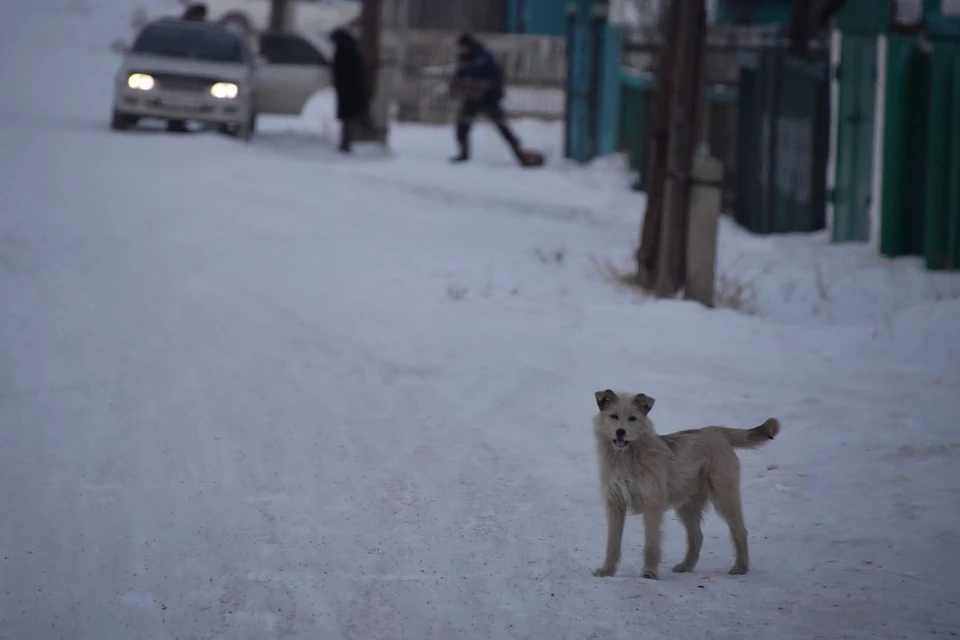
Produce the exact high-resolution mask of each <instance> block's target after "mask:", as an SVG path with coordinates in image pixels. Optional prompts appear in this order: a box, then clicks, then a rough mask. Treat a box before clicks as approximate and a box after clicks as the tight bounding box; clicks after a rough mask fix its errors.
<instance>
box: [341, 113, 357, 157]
mask: <svg viewBox="0 0 960 640" xmlns="http://www.w3.org/2000/svg"><path fill="white" fill-rule="evenodd" d="M356 126H357V123H356V121H355V118H344V119H343V120H341V121H340V151H342V152H343V153H350V149H351V147H352V145H353V132H354V129H355V128H356Z"/></svg>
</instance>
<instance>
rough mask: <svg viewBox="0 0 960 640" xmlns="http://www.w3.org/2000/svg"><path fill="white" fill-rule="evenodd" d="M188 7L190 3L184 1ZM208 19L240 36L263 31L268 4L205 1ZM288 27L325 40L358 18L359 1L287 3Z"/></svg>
mask: <svg viewBox="0 0 960 640" xmlns="http://www.w3.org/2000/svg"><path fill="white" fill-rule="evenodd" d="M184 1H185V2H186V3H189V2H190V1H192V0H184ZM204 4H205V5H206V6H207V19H209V20H212V21H215V22H220V23H222V24H224V25H227V26H229V27H230V28H232V29H236V30H238V31H239V32H241V33H243V34H248V33H256V32H260V31H266V30H267V26H268V24H269V22H270V4H271V0H204ZM287 6H288V10H289V13H288V16H287V21H288V24H287V27H288V28H289V30H291V31H296V32H300V33H304V34H307V35H311V36H326V35H327V34H328V33H330V32H331V31H332V30H333V29H335V28H337V27H343V26H349V25H351V23H353V22H354V21H356V20H357V19H358V18H359V17H360V10H361V6H362V4H361V2H360V0H289V2H288V3H287Z"/></svg>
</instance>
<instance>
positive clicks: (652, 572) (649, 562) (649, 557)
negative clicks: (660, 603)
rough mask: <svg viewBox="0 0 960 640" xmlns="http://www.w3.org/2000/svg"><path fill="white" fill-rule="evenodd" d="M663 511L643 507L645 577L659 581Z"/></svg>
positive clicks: (653, 507)
mask: <svg viewBox="0 0 960 640" xmlns="http://www.w3.org/2000/svg"><path fill="white" fill-rule="evenodd" d="M662 524H663V509H660V508H658V507H655V506H653V505H650V506H649V507H648V506H647V505H644V507H643V536H644V540H643V577H644V578H649V579H650V580H656V579H657V571H658V570H659V568H660V528H661V525H662Z"/></svg>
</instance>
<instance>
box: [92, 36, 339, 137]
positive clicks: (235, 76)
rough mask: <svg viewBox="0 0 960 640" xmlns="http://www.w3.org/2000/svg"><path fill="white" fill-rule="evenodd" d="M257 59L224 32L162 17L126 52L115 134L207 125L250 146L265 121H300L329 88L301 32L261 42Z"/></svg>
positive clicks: (118, 82) (320, 61)
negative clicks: (142, 126)
mask: <svg viewBox="0 0 960 640" xmlns="http://www.w3.org/2000/svg"><path fill="white" fill-rule="evenodd" d="M256 40H257V43H256V44H257V47H258V52H256V53H255V52H254V51H253V50H252V48H251V46H250V45H249V43H248V42H247V40H246V39H245V38H244V37H242V36H240V35H239V34H237V33H235V32H233V31H231V30H229V29H227V28H226V27H225V26H223V25H221V24H217V23H213V22H194V21H186V20H179V19H173V18H161V19H159V20H154V21H151V22H149V23H147V24H146V25H144V26H143V27H142V28H141V29H140V31H139V32H138V34H137V36H136V38H135V39H134V41H133V44H132V45H131V46H129V47H127V48H125V50H124V51H123V60H122V61H121V63H120V68H119V69H118V70H117V73H116V76H115V79H114V84H115V89H114V100H113V113H112V117H111V121H110V126H111V128H112V129H114V130H124V129H130V128H132V127H134V126H136V125H137V124H138V122H139V121H140V120H141V119H143V118H159V119H162V120H166V121H167V122H168V123H169V122H174V123H176V122H180V123H182V122H184V121H187V120H193V121H198V122H204V123H209V124H212V125H214V126H216V127H217V128H218V129H220V130H221V131H222V132H224V133H228V134H231V135H234V136H237V137H239V138H242V139H244V140H249V139H250V137H251V136H252V135H253V133H254V131H255V130H256V126H257V117H258V115H261V114H271V115H272V114H276V115H299V114H300V112H301V111H302V110H303V106H304V104H306V102H307V100H308V99H309V98H310V97H311V96H312V95H313V94H314V93H316V92H317V91H319V90H321V89H323V88H326V87H328V86H329V85H330V71H329V63H328V61H327V58H326V57H325V56H324V54H323V53H322V52H321V51H320V50H319V48H317V47H316V46H315V45H314V44H313V43H311V42H310V41H309V40H307V39H306V38H304V37H303V36H301V35H298V34H296V33H289V32H283V33H276V32H269V31H268V32H262V33H259V34H257V35H256Z"/></svg>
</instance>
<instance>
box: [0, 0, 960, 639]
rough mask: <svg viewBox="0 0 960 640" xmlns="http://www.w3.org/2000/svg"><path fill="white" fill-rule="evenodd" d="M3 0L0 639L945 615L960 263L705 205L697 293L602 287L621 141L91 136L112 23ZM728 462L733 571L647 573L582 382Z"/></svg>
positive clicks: (627, 194)
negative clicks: (740, 514) (744, 438)
mask: <svg viewBox="0 0 960 640" xmlns="http://www.w3.org/2000/svg"><path fill="white" fill-rule="evenodd" d="M115 4H117V3H109V2H82V1H81V0H74V1H72V2H68V1H67V0H45V1H43V2H30V3H27V2H16V3H10V2H6V3H3V8H2V9H0V54H2V55H0V79H2V89H0V638H2V639H3V640H54V639H58V638H64V639H67V640H108V639H109V640H114V639H117V640H120V639H122V640H134V639H140V638H143V639H153V640H166V639H174V638H180V639H182V640H186V639H197V640H199V639H214V638H215V639H231V640H232V639H238V640H265V639H274V638H277V639H279V638H298V639H304V640H316V639H322V640H335V639H338V638H353V639H358V640H359V639H363V640H373V639H404V640H406V639H411V640H425V639H431V640H433V639H435V640H453V639H457V640H462V639H478V640H479V639H508V638H510V639H512V638H517V639H538V640H539V639H550V640H556V639H568V638H569V639H581V640H583V639H587V638H593V639H601V638H643V639H659V638H664V639H670V640H677V639H684V638H690V639H701V638H771V639H774V638H775V639H778V640H785V639H786V640H792V639H797V640H800V639H803V640H810V639H814V638H822V639H825V640H826V639H829V640H836V639H840V638H851V639H852V638H857V639H861V638H862V639H864V640H867V639H869V640H875V639H878V638H907V639H911V640H913V639H917V638H941V637H955V636H956V635H957V634H958V633H960V513H958V507H960V419H958V416H960V329H958V326H960V300H958V298H960V278H958V276H957V275H956V274H932V273H928V272H924V271H923V270H922V269H921V266H920V263H919V261H918V260H915V259H905V260H895V261H890V260H882V259H881V258H879V257H877V256H876V255H875V253H874V252H873V250H871V249H870V248H868V247H863V246H856V245H839V246H831V245H829V244H828V242H827V239H826V236H825V235H824V234H814V235H804V236H782V237H764V238H761V237H754V236H751V235H749V234H747V233H745V232H743V231H741V230H738V229H737V228H735V227H734V226H733V225H732V224H729V221H727V220H724V222H723V225H722V228H721V235H720V263H721V265H720V272H721V278H720V280H721V284H722V287H721V294H722V298H723V299H724V300H725V301H726V302H727V303H728V304H730V305H733V306H736V307H738V309H737V310H731V309H719V310H712V311H711V310H705V309H703V308H701V307H699V306H697V305H695V304H692V303H686V302H681V301H668V302H657V301H653V300H648V299H644V298H642V297H641V296H639V295H637V294H636V293H634V292H632V291H631V290H628V289H624V288H622V287H619V286H618V285H616V284H615V283H614V282H613V281H612V279H611V277H610V275H609V269H608V266H610V265H612V266H613V267H614V268H621V267H625V266H628V265H629V256H630V251H631V250H632V248H633V246H634V243H635V241H636V237H637V234H638V230H639V223H640V217H641V215H642V211H643V196H642V194H638V193H636V192H633V191H630V190H629V189H628V185H629V182H630V177H629V176H627V175H626V174H625V173H624V172H623V171H622V166H621V163H622V160H620V159H616V160H604V161H602V162H597V163H595V164H594V165H593V166H590V167H586V168H581V167H574V166H572V165H569V164H568V163H566V162H564V161H563V160H561V159H559V156H560V155H561V154H560V153H559V149H560V141H561V135H560V129H559V128H558V127H557V126H556V125H554V124H543V123H540V124H538V123H533V122H525V123H520V124H519V125H518V127H519V131H520V133H521V134H522V137H523V138H524V141H525V142H526V143H528V144H530V145H531V146H536V147H542V148H544V149H545V150H546V151H548V153H550V159H549V162H548V164H547V166H546V167H545V168H544V169H542V170H540V171H531V172H521V171H519V170H518V169H517V168H516V167H515V166H514V165H513V163H512V161H511V159H510V157H509V155H508V154H507V152H506V150H505V148H504V146H503V145H502V143H501V142H500V141H499V140H498V139H497V138H496V137H495V133H494V132H493V130H492V128H491V127H489V126H487V125H483V126H480V127H478V129H477V130H476V132H475V137H476V147H477V149H476V158H475V162H473V163H471V164H469V165H465V166H456V167H454V166H450V165H448V164H447V163H446V162H445V157H446V156H447V155H449V154H451V153H452V152H453V140H452V133H451V132H450V131H449V130H448V129H446V128H434V127H426V126H411V125H401V126H397V127H395V128H394V130H393V135H392V139H391V150H390V152H389V153H382V152H379V151H378V150H377V149H369V148H360V149H358V152H357V153H356V154H355V155H354V156H353V157H349V158H343V157H341V156H339V155H338V154H336V153H335V152H334V150H333V148H334V145H335V142H334V135H335V129H334V126H335V122H334V121H333V120H332V118H331V117H330V99H329V96H326V95H319V96H317V97H316V98H315V99H314V101H313V102H311V104H310V105H309V106H308V109H307V110H306V111H305V113H304V114H303V116H302V117H301V118H299V119H293V120H289V119H288V120H283V119H276V120H269V119H267V120H265V121H264V131H263V132H262V135H261V136H260V137H258V138H256V139H255V140H254V141H253V142H251V143H250V144H243V143H240V142H237V141H235V140H231V139H227V138H223V137H218V136H217V135H215V134H210V133H196V134H187V135H172V134H166V133H164V132H150V131H145V132H130V133H124V134H117V133H111V132H109V131H108V130H107V119H108V112H109V103H110V91H111V82H112V74H113V72H114V70H115V68H116V64H117V58H116V56H114V55H112V54H110V53H109V52H108V50H107V47H108V43H109V41H110V40H111V39H112V38H113V37H114V36H116V35H118V34H120V35H122V31H121V30H122V29H123V28H124V21H125V20H127V19H128V15H129V14H128V13H127V11H131V10H132V7H129V6H128V7H124V8H122V9H117V8H115V7H114V6H113V5H115ZM605 387H613V388H626V389H635V390H637V391H643V392H646V393H648V394H650V395H652V396H654V397H656V398H657V405H656V408H655V409H654V411H653V414H652V416H653V418H654V419H655V422H656V423H657V426H658V429H659V430H660V431H662V432H668V431H673V430H678V429H685V428H692V427H697V426H702V425H706V424H716V423H722V424H727V425H730V426H742V427H749V426H753V425H756V424H759V423H760V422H761V421H762V420H763V419H765V418H767V417H768V416H776V417H778V418H780V420H781V421H782V424H783V432H782V434H781V435H780V436H779V437H778V438H777V440H775V441H774V442H772V443H770V444H769V445H767V446H766V447H764V448H763V449H761V450H758V451H753V452H743V453H742V455H741V460H742V463H743V499H744V507H745V512H746V519H747V526H748V529H749V531H750V543H751V560H752V567H751V569H752V570H751V573H750V574H748V575H746V576H743V577H731V576H728V575H727V573H726V571H727V569H728V568H729V566H730V565H731V562H732V548H731V544H730V541H729V537H728V533H727V529H726V526H725V525H724V524H723V522H722V521H721V520H720V518H719V517H718V516H716V514H714V513H712V512H711V513H710V514H709V515H708V516H707V520H706V525H705V535H706V541H705V545H704V553H703V555H702V558H701V561H700V564H699V566H698V568H697V570H696V572H694V573H691V574H685V575H678V574H673V573H671V572H670V571H669V566H670V565H671V564H672V563H674V562H676V561H678V560H679V558H680V557H681V556H682V553H683V547H684V539H683V532H682V529H681V527H680V525H679V524H678V523H677V522H676V521H675V519H674V518H673V517H672V516H669V517H668V518H667V521H666V524H665V528H664V541H665V542H664V544H665V547H664V566H663V568H662V570H661V579H660V580H659V581H650V580H644V579H642V578H641V577H640V573H641V562H642V557H641V546H642V538H643V536H642V526H641V522H640V521H639V520H638V519H631V520H630V521H628V524H627V531H626V537H625V547H624V559H623V562H622V565H621V569H620V572H619V574H618V575H617V576H616V577H614V578H606V579H601V578H595V577H593V576H592V575H591V570H592V569H594V568H595V567H597V566H599V564H600V562H601V560H602V554H603V544H604V538H605V523H604V516H603V512H602V508H601V504H600V500H599V490H598V482H597V471H596V463H595V459H594V453H593V446H594V445H593V441H592V435H591V432H590V427H589V421H590V418H591V416H592V414H593V412H594V409H595V405H594V403H593V402H594V401H593V392H594V391H596V390H598V389H602V388H605Z"/></svg>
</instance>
